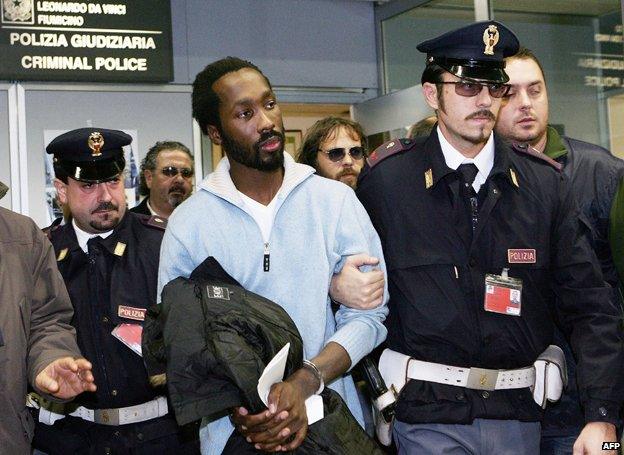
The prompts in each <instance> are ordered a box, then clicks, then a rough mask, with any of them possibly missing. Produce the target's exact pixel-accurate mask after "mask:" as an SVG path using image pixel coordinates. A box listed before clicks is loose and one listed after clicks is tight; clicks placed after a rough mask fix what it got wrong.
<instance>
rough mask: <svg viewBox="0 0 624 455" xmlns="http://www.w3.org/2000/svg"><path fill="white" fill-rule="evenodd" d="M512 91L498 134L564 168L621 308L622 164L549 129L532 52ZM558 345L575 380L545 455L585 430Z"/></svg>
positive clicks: (522, 57)
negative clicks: (618, 206)
mask: <svg viewBox="0 0 624 455" xmlns="http://www.w3.org/2000/svg"><path fill="white" fill-rule="evenodd" d="M505 62H506V67H505V71H506V72H507V74H508V75H509V85H510V86H511V89H510V90H509V92H508V93H507V95H506V96H505V98H504V100H503V106H502V107H501V110H500V113H499V116H498V119H497V121H496V133H497V134H499V135H500V136H501V137H504V138H506V139H508V140H509V141H514V142H518V143H524V144H528V146H529V147H532V148H533V149H534V150H535V151H537V152H539V153H543V154H544V155H546V156H548V157H550V158H552V159H553V160H555V161H557V162H558V163H561V165H562V166H563V171H562V172H563V173H564V174H565V175H566V177H567V178H568V179H569V181H570V185H571V187H572V191H573V192H574V196H575V197H576V198H577V200H578V203H579V208H580V209H581V212H582V216H584V217H585V220H586V222H587V227H588V228H589V231H590V232H589V235H590V241H591V244H592V247H593V249H594V251H595V253H596V256H597V257H598V260H599V262H600V265H601V269H602V273H603V276H604V279H605V281H606V282H607V283H609V284H610V285H611V287H612V292H613V296H612V297H613V301H614V302H616V303H617V304H618V305H619V304H621V297H620V279H619V278H618V273H617V270H616V266H615V263H614V259H618V260H624V257H623V256H622V255H619V256H618V257H614V256H613V255H612V251H611V248H610V246H609V234H610V233H609V222H610V221H612V222H614V221H615V222H618V225H617V226H615V228H614V229H613V230H612V234H613V235H615V236H624V229H623V227H622V224H621V223H622V220H621V219H618V217H617V216H616V217H614V218H612V217H611V212H612V209H613V208H614V200H615V199H616V198H615V196H616V193H617V189H618V186H619V185H620V184H621V181H622V175H624V162H623V161H622V160H621V159H619V158H616V157H615V156H613V155H611V153H610V152H609V151H608V150H606V149H604V148H602V147H599V146H597V145H594V144H589V143H587V142H583V141H579V140H576V139H572V138H569V137H566V136H561V135H560V134H559V133H558V132H557V131H556V130H555V129H554V128H553V127H551V126H548V111H549V109H548V92H547V89H546V81H545V78H544V72H543V69H542V65H541V64H540V62H539V60H538V59H537V57H536V56H535V55H534V54H533V52H531V51H530V50H529V49H526V48H520V51H519V52H518V53H517V54H516V55H514V56H512V57H508V58H507V59H506V60H505ZM555 341H556V343H557V344H558V345H559V346H561V347H562V348H563V349H564V352H565V354H566V360H567V365H568V375H570V376H571V380H570V383H569V386H568V389H567V390H566V393H565V394H564V395H563V397H562V399H561V401H560V402H559V403H557V404H556V405H554V406H549V407H548V408H547V409H546V414H545V417H544V421H543V422H542V444H541V453H542V455H549V454H552V455H558V454H564V453H572V446H573V445H574V441H575V440H576V437H577V436H578V434H579V433H580V432H581V429H582V428H583V423H584V422H583V411H582V409H581V404H580V402H579V396H578V390H577V386H576V381H575V378H574V376H573V375H575V373H576V365H575V362H574V357H573V356H572V352H571V351H570V346H569V344H568V343H567V342H566V341H565V338H564V337H563V335H562V334H561V333H560V332H559V331H557V333H556V338H555Z"/></svg>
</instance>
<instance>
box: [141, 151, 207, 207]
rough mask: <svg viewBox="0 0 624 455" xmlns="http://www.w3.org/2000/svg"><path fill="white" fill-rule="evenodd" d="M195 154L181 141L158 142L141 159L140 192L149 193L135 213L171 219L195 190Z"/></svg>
mask: <svg viewBox="0 0 624 455" xmlns="http://www.w3.org/2000/svg"><path fill="white" fill-rule="evenodd" d="M194 172H195V170H194V162H193V155H191V151H190V150H189V149H188V147H187V146H186V145H184V144H182V143H180V142H175V141H161V142H156V144H154V146H152V148H150V149H149V151H148V152H147V154H146V155H145V158H143V161H142V162H141V177H140V182H139V194H140V195H141V196H145V198H144V199H143V200H142V201H141V203H140V204H139V205H137V206H136V207H133V208H132V209H130V211H131V212H135V213H142V214H144V215H158V216H160V217H162V218H169V215H171V212H173V209H175V208H176V207H177V206H178V205H180V204H181V203H182V202H184V201H185V200H186V198H188V197H189V196H190V195H191V192H192V191H193V174H194Z"/></svg>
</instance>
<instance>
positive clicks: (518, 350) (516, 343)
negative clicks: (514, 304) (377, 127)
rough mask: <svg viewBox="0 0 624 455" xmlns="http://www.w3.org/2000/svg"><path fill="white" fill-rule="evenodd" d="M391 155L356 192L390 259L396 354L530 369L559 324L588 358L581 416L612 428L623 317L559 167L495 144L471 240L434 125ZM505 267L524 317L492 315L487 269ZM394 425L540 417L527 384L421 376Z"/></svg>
mask: <svg viewBox="0 0 624 455" xmlns="http://www.w3.org/2000/svg"><path fill="white" fill-rule="evenodd" d="M382 147H383V146H382ZM394 148H395V149H397V151H396V152H395V153H394V154H392V155H391V156H387V157H386V158H385V159H382V160H380V161H377V162H376V163H375V164H374V166H373V167H372V168H371V167H370V166H369V165H367V166H366V167H365V168H364V170H363V171H362V176H361V177H360V181H359V183H358V189H357V194H358V196H359V198H360V200H361V201H362V203H363V204H364V207H365V208H366V209H367V211H368V213H369V215H370V216H371V220H372V222H373V225H374V226H375V228H376V229H377V232H378V233H379V235H380V237H381V240H382V246H383V249H384V257H385V258H386V262H387V264H388V272H389V273H388V279H389V283H388V285H389V288H388V292H389V294H390V296H391V298H390V303H389V305H390V314H389V316H388V318H387V320H386V324H387V327H388V338H387V344H388V347H389V348H390V349H393V350H395V351H398V352H402V353H404V354H407V355H410V356H412V357H414V358H416V359H419V360H424V361H430V362H437V363H442V364H446V365H456V366H466V367H472V366H474V367H482V368H492V369H515V368H522V367H526V366H528V365H531V364H532V363H533V362H534V361H535V359H536V358H537V356H538V355H539V354H540V353H541V352H542V351H544V349H545V348H546V347H547V346H548V345H549V344H550V343H551V342H552V337H553V327H554V324H555V321H557V320H558V321H559V322H560V323H561V326H562V328H563V329H564V330H565V331H566V333H568V334H569V335H571V336H572V345H573V347H574V349H575V351H576V353H577V357H578V359H579V370H580V371H579V383H580V384H581V385H582V386H581V387H580V389H581V396H582V398H583V402H584V405H585V416H586V419H587V420H588V421H593V420H598V421H610V422H616V421H617V416H618V409H619V404H620V400H621V396H622V387H621V381H619V380H618V376H621V375H620V374H619V373H620V372H621V371H622V367H623V366H624V363H623V357H622V351H621V348H622V340H621V336H620V331H619V327H618V324H619V322H620V320H621V317H620V312H619V310H618V308H617V307H616V306H615V305H613V304H612V302H611V300H610V288H608V287H606V286H605V285H604V283H603V280H602V277H601V275H600V269H599V267H598V265H597V262H596V259H595V256H594V255H593V253H592V251H591V248H590V246H589V244H588V242H587V241H586V238H585V236H584V234H585V233H584V231H583V229H582V226H581V224H580V222H579V218H578V211H577V208H576V205H575V202H574V199H573V196H572V195H571V193H570V191H569V189H568V186H567V184H566V182H565V180H564V179H563V177H562V176H561V175H560V173H559V172H557V170H555V169H554V168H553V167H551V166H550V165H548V164H544V163H543V162H541V160H540V159H538V158H532V157H528V156H524V153H523V152H519V151H516V150H512V149H511V148H510V147H509V146H508V145H506V144H505V143H503V142H501V141H499V140H496V142H495V158H494V167H493V168H492V171H491V172H490V175H489V177H488V179H487V181H486V183H485V184H484V186H483V187H482V189H481V190H480V192H479V196H480V198H481V199H482V202H481V204H480V209H479V214H478V223H477V229H476V231H475V233H474V235H473V234H472V232H471V231H472V230H471V226H470V219H469V218H468V217H467V216H466V212H465V210H464V204H463V202H462V201H461V199H460V198H461V195H460V186H459V185H460V182H459V177H458V173H457V172H456V171H453V170H451V169H449V168H448V167H447V165H446V163H445V161H444V156H443V155H442V151H441V149H440V144H439V141H438V136H437V131H436V130H434V131H433V132H432V134H431V135H430V136H429V137H428V138H423V139H419V140H416V141H409V140H406V139H404V140H401V141H395V144H394ZM377 153H379V152H377ZM373 156H374V155H373ZM428 174H430V175H431V179H432V180H431V182H430V183H431V185H430V186H429V187H428V184H427V181H426V179H427V177H426V176H427V175H428ZM516 182H517V184H516ZM397 195H401V196H400V197H397ZM516 249H528V250H535V263H527V264H516V263H510V262H509V257H508V252H509V250H516ZM503 268H508V269H509V276H511V277H517V278H521V279H522V281H523V288H522V306H521V316H520V317H514V316H505V315H501V314H497V313H493V312H486V311H485V310H484V308H483V302H484V292H485V285H484V280H485V274H486V273H492V274H500V273H501V271H502V269H503ZM554 293H556V294H557V295H558V296H559V297H560V300H561V304H560V305H559V307H555V306H554V305H553V301H554V295H555V294H554ZM615 373H617V374H615ZM397 418H398V419H399V420H401V421H405V422H408V423H425V422H440V423H463V424H465V423H471V422H472V421H473V420H474V419H475V418H492V419H518V420H523V421H536V420H539V419H540V418H541V409H540V408H539V406H537V405H536V404H535V402H534V401H533V399H532V395H531V393H530V391H529V390H528V389H515V390H499V391H491V392H487V393H486V392H482V391H477V390H470V389H459V388H457V387H453V386H447V385H442V384H434V383H429V382H422V381H415V380H414V381H410V382H409V383H408V384H407V385H406V387H405V388H404V390H403V392H402V393H401V397H400V400H399V403H398V407H397Z"/></svg>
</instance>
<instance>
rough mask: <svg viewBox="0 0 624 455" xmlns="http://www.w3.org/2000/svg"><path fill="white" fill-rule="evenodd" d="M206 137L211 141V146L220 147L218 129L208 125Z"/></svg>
mask: <svg viewBox="0 0 624 455" xmlns="http://www.w3.org/2000/svg"><path fill="white" fill-rule="evenodd" d="M207 130H208V137H209V138H210V140H211V141H212V143H213V144H216V145H221V142H222V141H221V133H220V132H219V128H217V127H216V126H215V125H208V128H207Z"/></svg>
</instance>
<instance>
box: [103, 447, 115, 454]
mask: <svg viewBox="0 0 624 455" xmlns="http://www.w3.org/2000/svg"><path fill="white" fill-rule="evenodd" d="M104 453H105V454H106V455H110V454H111V453H113V452H112V451H111V448H110V447H104Z"/></svg>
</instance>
